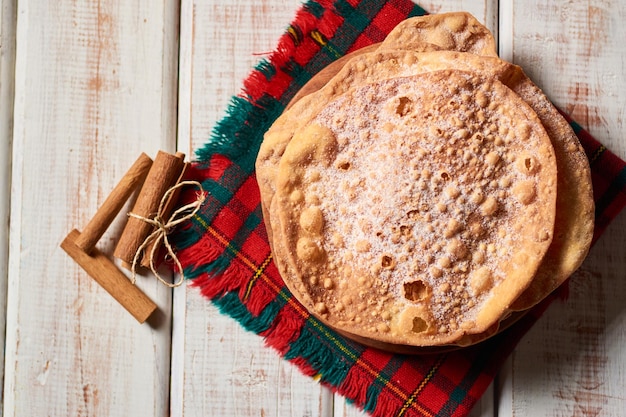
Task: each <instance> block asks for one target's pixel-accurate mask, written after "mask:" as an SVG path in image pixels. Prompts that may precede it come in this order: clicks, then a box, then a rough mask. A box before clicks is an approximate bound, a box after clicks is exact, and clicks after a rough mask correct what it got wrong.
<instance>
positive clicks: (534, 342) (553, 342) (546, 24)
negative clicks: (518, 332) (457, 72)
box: [499, 0, 626, 416]
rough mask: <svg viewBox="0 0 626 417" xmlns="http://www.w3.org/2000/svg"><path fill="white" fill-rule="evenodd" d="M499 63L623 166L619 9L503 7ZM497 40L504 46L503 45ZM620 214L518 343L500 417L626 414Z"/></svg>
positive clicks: (613, 3) (624, 260)
mask: <svg viewBox="0 0 626 417" xmlns="http://www.w3.org/2000/svg"><path fill="white" fill-rule="evenodd" d="M501 5H502V6H503V8H502V10H503V12H504V11H505V10H506V13H504V14H503V15H502V27H507V28H508V29H507V32H508V33H507V35H506V36H507V37H508V39H510V43H509V44H508V45H507V50H506V56H507V57H510V59H512V60H513V61H514V62H515V63H517V64H520V65H521V66H522V67H523V68H524V69H525V70H526V72H527V73H528V74H529V75H530V77H531V78H533V79H534V80H535V81H536V82H537V83H538V84H539V85H540V86H541V87H542V88H543V89H544V91H545V92H546V93H547V95H548V97H550V98H551V99H552V100H553V101H554V102H555V103H556V104H557V105H559V106H560V107H561V108H562V109H564V110H565V111H566V112H568V113H569V114H571V115H572V116H573V117H574V118H575V119H576V120H577V121H578V122H579V123H580V124H582V125H583V126H584V127H586V128H588V129H589V130H590V131H591V133H592V134H593V135H594V136H596V137H597V138H598V139H599V140H600V141H601V142H602V143H604V144H605V145H606V146H607V147H608V148H609V149H611V150H612V151H614V152H615V153H617V154H618V155H619V156H620V157H622V158H626V140H624V135H623V131H624V128H625V127H626V126H625V125H624V109H625V108H626V97H625V96H624V95H623V94H621V92H622V90H623V86H624V85H626V75H625V74H626V68H625V66H624V60H623V56H624V52H625V49H624V44H623V42H621V40H623V39H626V29H625V28H624V26H623V23H622V22H623V20H624V18H625V17H626V4H625V3H624V2H621V1H619V0H607V1H600V2H597V1H580V2H564V1H556V0H552V1H548V2H545V1H539V0H533V1H528V2H524V4H523V7H522V5H521V4H520V3H519V2H512V1H506V2H501ZM501 39H502V37H501ZM624 230H626V215H625V214H624V213H622V214H621V215H620V216H619V217H618V218H617V219H616V220H615V221H614V223H613V224H612V226H611V227H610V228H609V230H608V231H607V232H606V233H605V235H604V236H603V237H602V238H601V239H600V241H599V242H598V243H597V244H596V246H595V247H594V248H593V249H592V250H591V253H590V254H589V257H588V258H587V260H586V261H585V263H584V264H583V266H582V268H581V269H580V270H579V272H578V273H576V274H575V275H574V276H573V277H572V279H571V280H570V286H569V297H568V299H567V300H565V301H561V302H556V303H555V304H554V305H552V306H551V307H550V309H549V311H548V312H547V314H546V315H545V316H544V317H542V319H541V320H540V321H539V322H538V323H537V325H536V326H535V327H534V328H533V329H532V330H531V332H530V333H529V334H528V335H527V336H526V337H525V339H524V340H523V341H522V343H521V344H520V346H519V347H518V349H517V350H516V351H515V353H514V355H513V356H512V358H511V360H510V361H509V363H508V368H507V369H506V371H505V373H503V375H502V377H503V378H502V380H501V387H500V390H502V393H501V395H500V404H499V415H502V416H522V415H524V416H525V415H546V416H561V415H577V416H578V415H581V416H582V415H585V416H586V415H602V416H620V415H623V413H624V411H623V410H624V409H625V408H626V396H625V395H624V386H626V356H625V355H624V351H623V346H624V345H625V344H626V331H625V329H626V310H625V309H624V302H623V300H624V297H625V296H626V281H625V280H624V276H623V275H624V270H626V257H624V247H626V236H625V235H624Z"/></svg>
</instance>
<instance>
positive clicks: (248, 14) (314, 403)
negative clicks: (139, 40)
mask: <svg viewBox="0 0 626 417" xmlns="http://www.w3.org/2000/svg"><path fill="white" fill-rule="evenodd" d="M300 5H301V2H299V1H296V0H263V1H255V2H252V1H250V2H227V1H223V0H208V1H202V2H194V1H189V0H186V1H183V2H182V5H181V45H180V49H181V59H180V64H181V65H180V68H181V69H180V94H179V122H178V123H179V150H182V151H186V150H195V149H198V148H199V147H201V146H202V144H203V143H204V142H205V141H206V140H207V138H208V137H209V136H210V134H211V130H212V129H213V126H214V125H215V123H216V122H217V121H218V120H219V119H221V118H222V117H223V116H224V115H225V110H226V107H227V104H228V103H229V101H230V98H231V97H232V96H233V95H235V94H238V93H239V92H240V90H241V87H242V81H243V79H244V78H245V77H246V75H247V74H248V73H249V72H250V71H251V69H252V67H253V66H254V65H255V64H256V63H257V62H258V61H259V59H261V57H262V56H264V55H266V54H268V53H269V52H271V51H272V50H273V49H274V47H275V45H276V43H277V40H278V37H279V36H280V35H281V34H282V32H283V31H284V30H285V27H286V25H287V24H288V23H289V22H291V20H292V18H293V17H294V15H295V12H296V10H297V9H298V7H299V6H300ZM175 292H176V294H175V305H174V340H173V343H174V345H173V349H174V353H173V358H174V359H173V369H172V384H173V385H172V415H173V416H185V417H192V416H230V415H233V416H234V415H237V416H258V415H261V416H288V415H294V416H295V415H298V416H300V415H306V416H329V415H330V414H329V412H328V409H329V407H328V404H330V400H331V397H330V396H329V395H327V394H325V392H324V390H323V389H322V388H321V387H320V386H319V384H317V383H316V382H314V381H312V380H311V379H310V378H307V377H305V376H303V375H302V374H301V373H300V371H299V370H297V369H296V368H295V367H293V366H292V365H291V364H289V363H287V362H286V361H284V360H282V359H281V358H280V357H279V356H278V355H277V354H276V352H274V351H273V350H271V349H269V348H266V347H265V346H264V345H263V341H262V339H261V338H260V337H259V336H256V335H254V334H252V333H249V332H246V331H245V330H243V329H242V328H241V326H239V324H237V323H236V322H235V321H234V320H233V319H231V318H228V317H226V316H224V315H222V314H220V313H219V312H218V311H217V309H216V308H215V307H214V306H213V305H212V304H210V302H209V301H208V300H206V299H205V298H203V297H202V296H201V295H200V294H199V292H198V290H197V289H195V288H191V287H190V286H187V287H186V288H184V287H183V288H179V289H176V291H175Z"/></svg>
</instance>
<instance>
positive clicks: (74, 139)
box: [4, 0, 178, 416]
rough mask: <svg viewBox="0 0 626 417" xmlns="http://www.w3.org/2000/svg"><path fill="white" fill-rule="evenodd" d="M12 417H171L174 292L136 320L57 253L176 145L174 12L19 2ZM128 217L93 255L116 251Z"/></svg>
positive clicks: (153, 288)
mask: <svg viewBox="0 0 626 417" xmlns="http://www.w3.org/2000/svg"><path fill="white" fill-rule="evenodd" d="M17 14H18V23H17V39H18V41H17V57H16V71H15V75H16V78H15V115H14V117H15V128H14V135H13V138H14V139H13V174H12V178H13V183H12V201H11V227H10V255H9V285H8V307H7V318H8V319H7V321H8V325H7V342H6V360H7V363H9V366H8V367H7V369H6V378H5V381H6V386H5V388H6V389H5V396H4V401H5V402H4V415H5V416H32V415H51V416H70V415H71V416H79V415H81V416H86V415H132V416H165V415H167V413H168V392H169V360H170V357H169V354H170V325H169V316H170V309H171V306H170V302H171V291H169V289H164V288H163V287H162V286H160V285H158V284H156V283H155V281H149V280H145V279H142V280H141V281H142V282H141V284H142V285H141V286H142V288H143V290H144V291H145V292H146V293H147V294H148V296H149V297H150V298H151V299H153V300H155V301H156V302H157V303H158V305H159V307H160V309H161V311H163V312H165V313H164V314H163V315H162V316H161V317H160V323H159V320H155V321H154V322H152V326H153V327H151V326H149V325H143V326H141V325H139V324H137V322H136V321H135V320H134V319H133V318H132V317H131V316H130V315H129V314H128V313H127V312H126V311H124V309H122V308H121V306H119V305H118V304H117V302H116V301H115V300H113V299H112V298H111V297H110V296H109V295H108V294H107V293H106V292H105V291H104V290H103V289H101V288H100V287H99V286H98V285H97V284H96V283H95V282H93V280H91V279H90V278H89V277H88V276H87V275H86V274H85V273H84V272H82V270H81V269H80V267H79V266H78V265H76V264H75V263H74V262H73V261H72V260H71V259H70V258H69V257H68V256H67V255H66V254H65V253H64V252H63V251H62V250H61V248H59V243H60V242H61V240H62V239H63V237H64V236H65V235H66V234H67V233H68V232H69V231H70V230H71V229H72V228H74V227H80V226H82V225H85V224H86V223H87V221H88V220H89V218H91V216H92V215H93V214H94V213H95V211H96V209H97V208H98V206H99V205H100V204H101V203H102V202H103V201H104V199H105V198H106V196H107V195H108V193H109V191H110V190H111V189H112V188H113V186H114V185H115V183H116V182H117V181H118V180H119V178H121V176H122V175H123V173H124V172H125V171H126V169H128V167H130V165H131V164H132V162H133V161H134V160H135V158H136V157H137V155H138V154H139V153H140V152H141V151H146V153H148V154H151V155H154V153H155V152H156V149H159V148H163V149H170V150H173V149H174V146H175V138H174V134H175V131H174V126H175V116H176V111H175V108H176V107H175V99H176V96H175V94H174V93H175V89H176V84H175V79H176V73H175V70H176V52H177V48H176V45H177V34H178V11H177V5H176V3H175V2H172V1H163V2H158V3H156V2H154V1H138V2H132V3H129V2H122V1H108V2H74V1H57V2H35V1H28V0H26V1H20V2H19V9H18V10H17ZM117 232H119V222H117V225H116V224H114V225H113V227H112V229H111V230H110V231H108V232H107V233H106V234H105V235H104V237H103V238H102V240H101V241H100V244H99V245H98V248H99V249H100V250H102V251H103V252H105V253H111V252H112V248H113V245H114V240H115V236H116V233H117Z"/></svg>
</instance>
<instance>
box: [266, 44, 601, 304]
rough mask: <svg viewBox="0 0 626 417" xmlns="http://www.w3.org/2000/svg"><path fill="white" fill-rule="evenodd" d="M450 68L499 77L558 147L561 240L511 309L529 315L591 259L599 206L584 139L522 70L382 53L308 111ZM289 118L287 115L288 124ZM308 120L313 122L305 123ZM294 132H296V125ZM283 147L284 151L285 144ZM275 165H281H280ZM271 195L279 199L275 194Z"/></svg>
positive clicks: (353, 68)
mask: <svg viewBox="0 0 626 417" xmlns="http://www.w3.org/2000/svg"><path fill="white" fill-rule="evenodd" d="M447 68H450V69H453V68H458V69H461V70H468V71H473V72H475V73H477V74H481V75H482V76H485V77H496V78H497V79H498V80H500V81H501V82H503V83H504V84H505V85H506V86H507V87H509V88H510V89H512V90H513V91H514V92H515V93H516V94H518V96H520V97H521V98H522V99H523V100H524V101H525V102H526V103H528V104H529V105H530V107H531V108H532V109H533V110H534V111H535V113H537V115H538V117H539V119H540V120H541V123H542V124H543V126H544V128H545V129H546V131H547V132H548V136H549V137H550V140H551V141H552V145H553V147H554V152H555V156H556V162H557V170H558V172H559V175H558V178H557V213H556V221H555V236H554V239H553V242H552V245H551V246H550V248H549V250H548V253H547V254H546V256H545V259H544V261H543V262H542V265H541V266H540V268H539V269H538V271H537V274H536V276H535V279H533V281H532V283H531V284H530V286H529V288H528V289H527V290H526V291H525V292H524V293H523V294H522V295H521V296H520V297H519V299H518V300H516V301H515V302H514V303H513V305H512V306H511V309H512V310H514V311H522V310H526V309H528V308H530V307H532V306H534V305H535V304H537V303H538V302H539V301H541V300H542V299H544V298H545V297H546V296H547V295H548V294H549V293H550V292H552V291H554V290H555V289H556V288H557V287H558V286H559V285H561V284H562V283H563V282H564V281H565V280H566V279H567V278H568V277H569V276H570V275H571V274H572V273H573V272H574V271H575V270H576V269H577V268H578V267H579V266H580V264H581V263H582V261H583V260H584V259H585V257H586V254H587V253H588V251H589V247H590V245H591V239H592V237H593V228H594V202H593V189H592V183H591V173H590V168H589V163H588V160H587V158H586V156H585V153H584V151H583V150H582V147H581V145H580V143H579V141H578V138H577V137H576V135H575V134H574V132H573V131H572V129H571V127H570V126H569V124H568V123H567V121H566V120H565V119H564V118H563V117H562V116H561V115H560V114H559V112H558V111H557V109H556V108H555V107H554V106H553V105H552V104H551V102H550V101H549V100H548V99H547V97H546V96H545V94H543V93H542V92H541V90H540V89H539V88H538V87H537V86H536V85H534V83H533V82H532V81H531V80H530V79H529V78H528V77H526V75H525V74H524V73H523V71H522V70H521V68H519V67H518V66H516V65H513V64H510V63H507V62H505V61H502V60H500V59H499V58H495V57H481V56H477V55H472V54H466V53H457V52H450V51H440V52H432V53H416V52H413V51H386V52H378V51H377V52H375V53H368V54H363V55H361V56H357V57H354V58H353V59H351V60H350V61H349V62H348V63H347V64H346V65H345V66H344V67H343V68H342V69H341V71H339V73H338V74H337V76H336V77H334V78H333V79H332V80H330V81H329V82H328V84H327V85H326V87H325V88H324V91H325V92H324V93H320V94H324V96H323V98H319V97H316V96H311V97H309V98H308V100H307V101H308V103H306V102H305V103H302V105H305V106H308V108H310V109H312V110H317V109H319V108H321V106H322V104H321V103H323V102H325V101H327V100H330V99H331V98H332V97H334V96H336V95H338V94H341V93H343V92H345V91H346V90H348V89H349V88H350V87H349V86H355V85H361V84H363V83H371V82H375V81H377V80H378V79H382V78H393V77H401V76H409V75H415V74H420V73H422V72H425V71H434V70H439V69H447ZM305 99H306V97H305ZM296 104H297V103H296ZM296 104H294V106H295V105H296ZM318 106H319V107H318ZM298 108H299V106H298V107H296V109H295V111H294V114H297V113H299V112H300V111H299V110H298ZM289 118H290V116H289V115H286V119H289ZM304 120H308V119H306V118H303V119H300V121H304ZM293 126H294V128H295V127H296V124H294V125H293ZM284 139H285V140H286V141H287V143H288V140H289V135H286V136H284ZM282 146H283V148H284V146H285V144H283V145H282ZM273 163H274V164H275V165H277V164H278V159H276V160H274V161H273ZM274 181H275V178H274ZM269 195H273V193H271V192H270V194H269Z"/></svg>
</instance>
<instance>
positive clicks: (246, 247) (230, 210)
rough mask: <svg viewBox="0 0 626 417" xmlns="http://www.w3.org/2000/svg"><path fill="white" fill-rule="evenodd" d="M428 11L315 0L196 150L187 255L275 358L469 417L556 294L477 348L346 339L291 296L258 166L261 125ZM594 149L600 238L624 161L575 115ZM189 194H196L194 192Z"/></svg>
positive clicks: (384, 395) (356, 398) (623, 194)
mask: <svg viewBox="0 0 626 417" xmlns="http://www.w3.org/2000/svg"><path fill="white" fill-rule="evenodd" d="M425 13H426V12H425V11H424V10H423V9H422V8H420V7H419V6H417V5H415V4H414V3H412V2H411V1H410V0H390V1H387V2H384V1H380V0H337V1H328V0H319V1H309V2H308V3H306V4H304V5H303V7H302V8H301V9H300V10H299V11H298V12H297V15H296V17H295V19H294V22H293V23H292V24H291V25H290V26H289V27H288V29H287V30H286V32H285V34H284V35H283V36H282V37H281V38H280V41H279V45H278V48H277V50H276V52H275V53H274V54H272V55H271V56H270V57H269V58H268V59H267V60H265V61H263V62H261V63H259V64H258V65H257V67H256V68H255V69H254V70H253V71H252V73H251V74H250V76H249V77H248V78H247V79H246V80H245V82H244V90H243V92H242V94H241V95H240V96H237V97H234V98H233V100H232V103H231V105H230V107H229V109H228V113H227V115H226V117H225V118H224V119H223V120H222V121H221V122H219V123H218V125H217V126H216V127H215V130H214V132H213V135H212V137H211V139H210V140H209V141H208V143H207V144H206V145H205V147H204V148H202V149H201V150H199V151H198V153H197V158H198V162H196V163H195V165H194V171H193V176H195V177H196V179H198V180H200V181H202V183H203V186H204V187H205V189H206V190H208V191H209V193H210V195H209V197H208V199H207V202H206V204H205V205H204V206H203V207H202V209H201V211H200V212H198V214H197V215H196V216H195V218H194V219H193V220H192V221H191V222H190V223H191V224H190V225H189V227H188V228H186V229H185V230H182V231H179V232H177V233H176V234H175V236H174V238H175V240H176V242H177V247H178V254H179V259H180V260H181V262H182V264H183V266H184V272H185V275H186V276H187V277H188V278H191V279H193V281H192V283H193V284H192V285H195V286H196V287H198V288H199V289H200V291H201V292H202V294H204V295H205V296H206V297H208V298H209V299H211V300H212V302H213V303H215V304H216V305H217V306H218V307H219V308H220V309H221V311H222V312H223V313H225V314H228V315H230V316H232V317H233V318H235V319H236V320H238V321H239V323H241V325H242V326H243V327H245V328H246V329H248V330H250V331H253V332H255V333H257V334H259V335H260V336H262V337H263V338H265V340H266V342H267V344H268V345H269V346H272V347H273V348H275V349H276V351H277V352H278V354H280V355H281V356H283V357H284V358H285V359H286V360H289V361H291V362H293V363H294V364H296V365H297V366H298V367H299V368H300V369H301V370H302V372H304V373H305V374H306V375H310V376H311V377H314V378H316V379H319V381H320V382H321V383H322V384H324V385H326V386H328V387H330V388H331V389H332V390H334V391H335V392H338V393H339V394H341V395H343V396H345V397H346V398H347V399H348V400H349V401H351V402H353V403H354V404H355V405H356V406H357V407H360V408H362V409H364V410H366V411H367V412H368V413H371V414H372V415H374V416H465V415H467V414H468V413H469V412H470V410H471V409H472V407H473V405H474V404H475V402H476V401H477V400H478V399H479V398H480V396H481V395H482V394H483V392H484V391H485V389H486V388H487V387H488V385H489V383H490V382H491V381H492V380H493V378H494V376H495V374H496V373H497V372H498V369H499V368H500V366H501V365H502V363H503V361H504V360H505V358H506V357H507V356H508V355H509V354H510V352H511V351H512V350H513V348H514V347H515V345H516V344H517V342H518V341H519V340H520V338H521V337H522V336H523V335H524V333H525V332H526V331H527V330H528V329H529V328H530V327H531V326H532V325H533V323H534V322H535V321H536V320H537V318H538V317H539V316H540V315H541V314H542V313H543V311H544V310H545V309H546V308H547V306H548V305H549V303H550V302H551V301H552V299H553V298H554V297H556V296H557V295H553V296H551V297H550V298H549V299H547V300H545V301H544V302H543V303H541V304H540V305H538V306H537V307H536V308H534V309H532V310H531V312H530V313H529V314H527V315H525V316H524V317H523V318H522V319H521V320H520V321H518V322H517V323H516V324H515V325H514V326H513V327H511V328H509V329H508V330H506V331H504V332H503V333H500V334H499V335H497V336H496V337H493V338H491V339H489V340H488V341H486V342H483V343H480V344H478V345H476V346H473V347H470V348H466V349H462V350H457V351H452V352H448V353H443V354H431V355H422V356H403V355H396V354H390V353H386V352H382V351H379V350H376V349H372V348H367V347H364V346H362V345H360V344H358V343H355V342H352V341H350V340H347V339H345V338H344V337H342V336H340V335H339V334H337V333H335V332H334V331H332V330H331V329H329V328H328V327H326V326H325V325H324V324H322V323H320V322H319V321H318V320H316V319H315V318H314V317H312V316H311V315H310V314H309V313H308V312H307V311H306V310H305V309H304V308H303V307H302V306H301V305H300V304H299V303H298V302H297V301H296V300H295V299H294V298H293V297H292V295H291V293H290V292H289V291H288V290H287V288H286V287H285V285H284V283H283V281H282V280H281V278H280V275H279V274H278V271H277V269H276V266H275V265H274V262H273V261H272V256H271V252H270V247H269V245H268V241H267V234H266V231H265V226H264V224H263V219H262V215H261V206H260V200H259V191H258V187H257V183H256V179H255V173H254V162H255V159H256V155H257V152H258V149H259V146H260V143H261V141H262V139H263V133H264V132H265V131H266V130H267V129H268V128H269V126H270V125H271V124H272V122H273V121H274V120H275V119H276V118H277V117H278V116H279V115H280V113H281V112H282V111H283V109H284V108H285V106H286V104H287V103H288V102H289V101H290V100H291V98H292V97H293V96H294V94H295V93H296V92H297V91H298V90H299V89H300V87H301V86H302V85H304V84H305V83H306V82H307V81H308V80H309V79H310V78H311V77H312V76H313V75H314V74H315V73H317V72H318V71H319V70H320V69H322V68H324V67H325V66H326V65H328V64H329V63H330V62H332V61H333V60H335V59H337V58H339V57H341V56H343V55H344V54H346V53H348V52H350V51H352V50H355V49H358V48H361V47H363V46H366V45H369V44H371V43H374V42H379V41H381V40H382V39H383V38H384V37H385V35H386V34H387V33H388V32H389V31H390V30H391V29H392V28H393V27H394V26H395V25H396V24H397V23H398V22H400V21H401V20H403V19H405V18H407V17H409V16H414V15H420V14H425ZM571 123H572V126H573V127H574V130H575V131H576V133H577V134H578V136H579V137H580V140H581V142H582V144H583V146H584V148H585V151H586V152H587V155H588V156H589V159H590V161H591V167H592V170H593V182H594V190H595V199H596V204H597V212H596V217H597V229H596V236H595V237H596V239H597V237H598V236H599V235H600V234H601V233H602V231H603V230H604V229H605V228H606V227H607V225H608V223H609V222H610V220H611V219H612V218H613V217H615V216H616V215H617V213H618V212H619V211H620V210H621V209H622V208H623V207H624V206H625V205H626V168H625V164H624V162H623V161H621V160H620V159H619V158H617V157H616V156H615V155H614V154H612V153H610V152H609V151H607V150H606V149H605V148H604V146H602V145H601V144H600V143H598V142H597V141H596V140H594V139H593V138H592V137H591V136H590V135H589V134H588V133H587V132H586V131H584V130H583V129H582V128H581V127H580V126H578V125H577V124H575V123H574V122H573V121H572V122H571ZM189 197H190V198H191V196H189Z"/></svg>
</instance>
